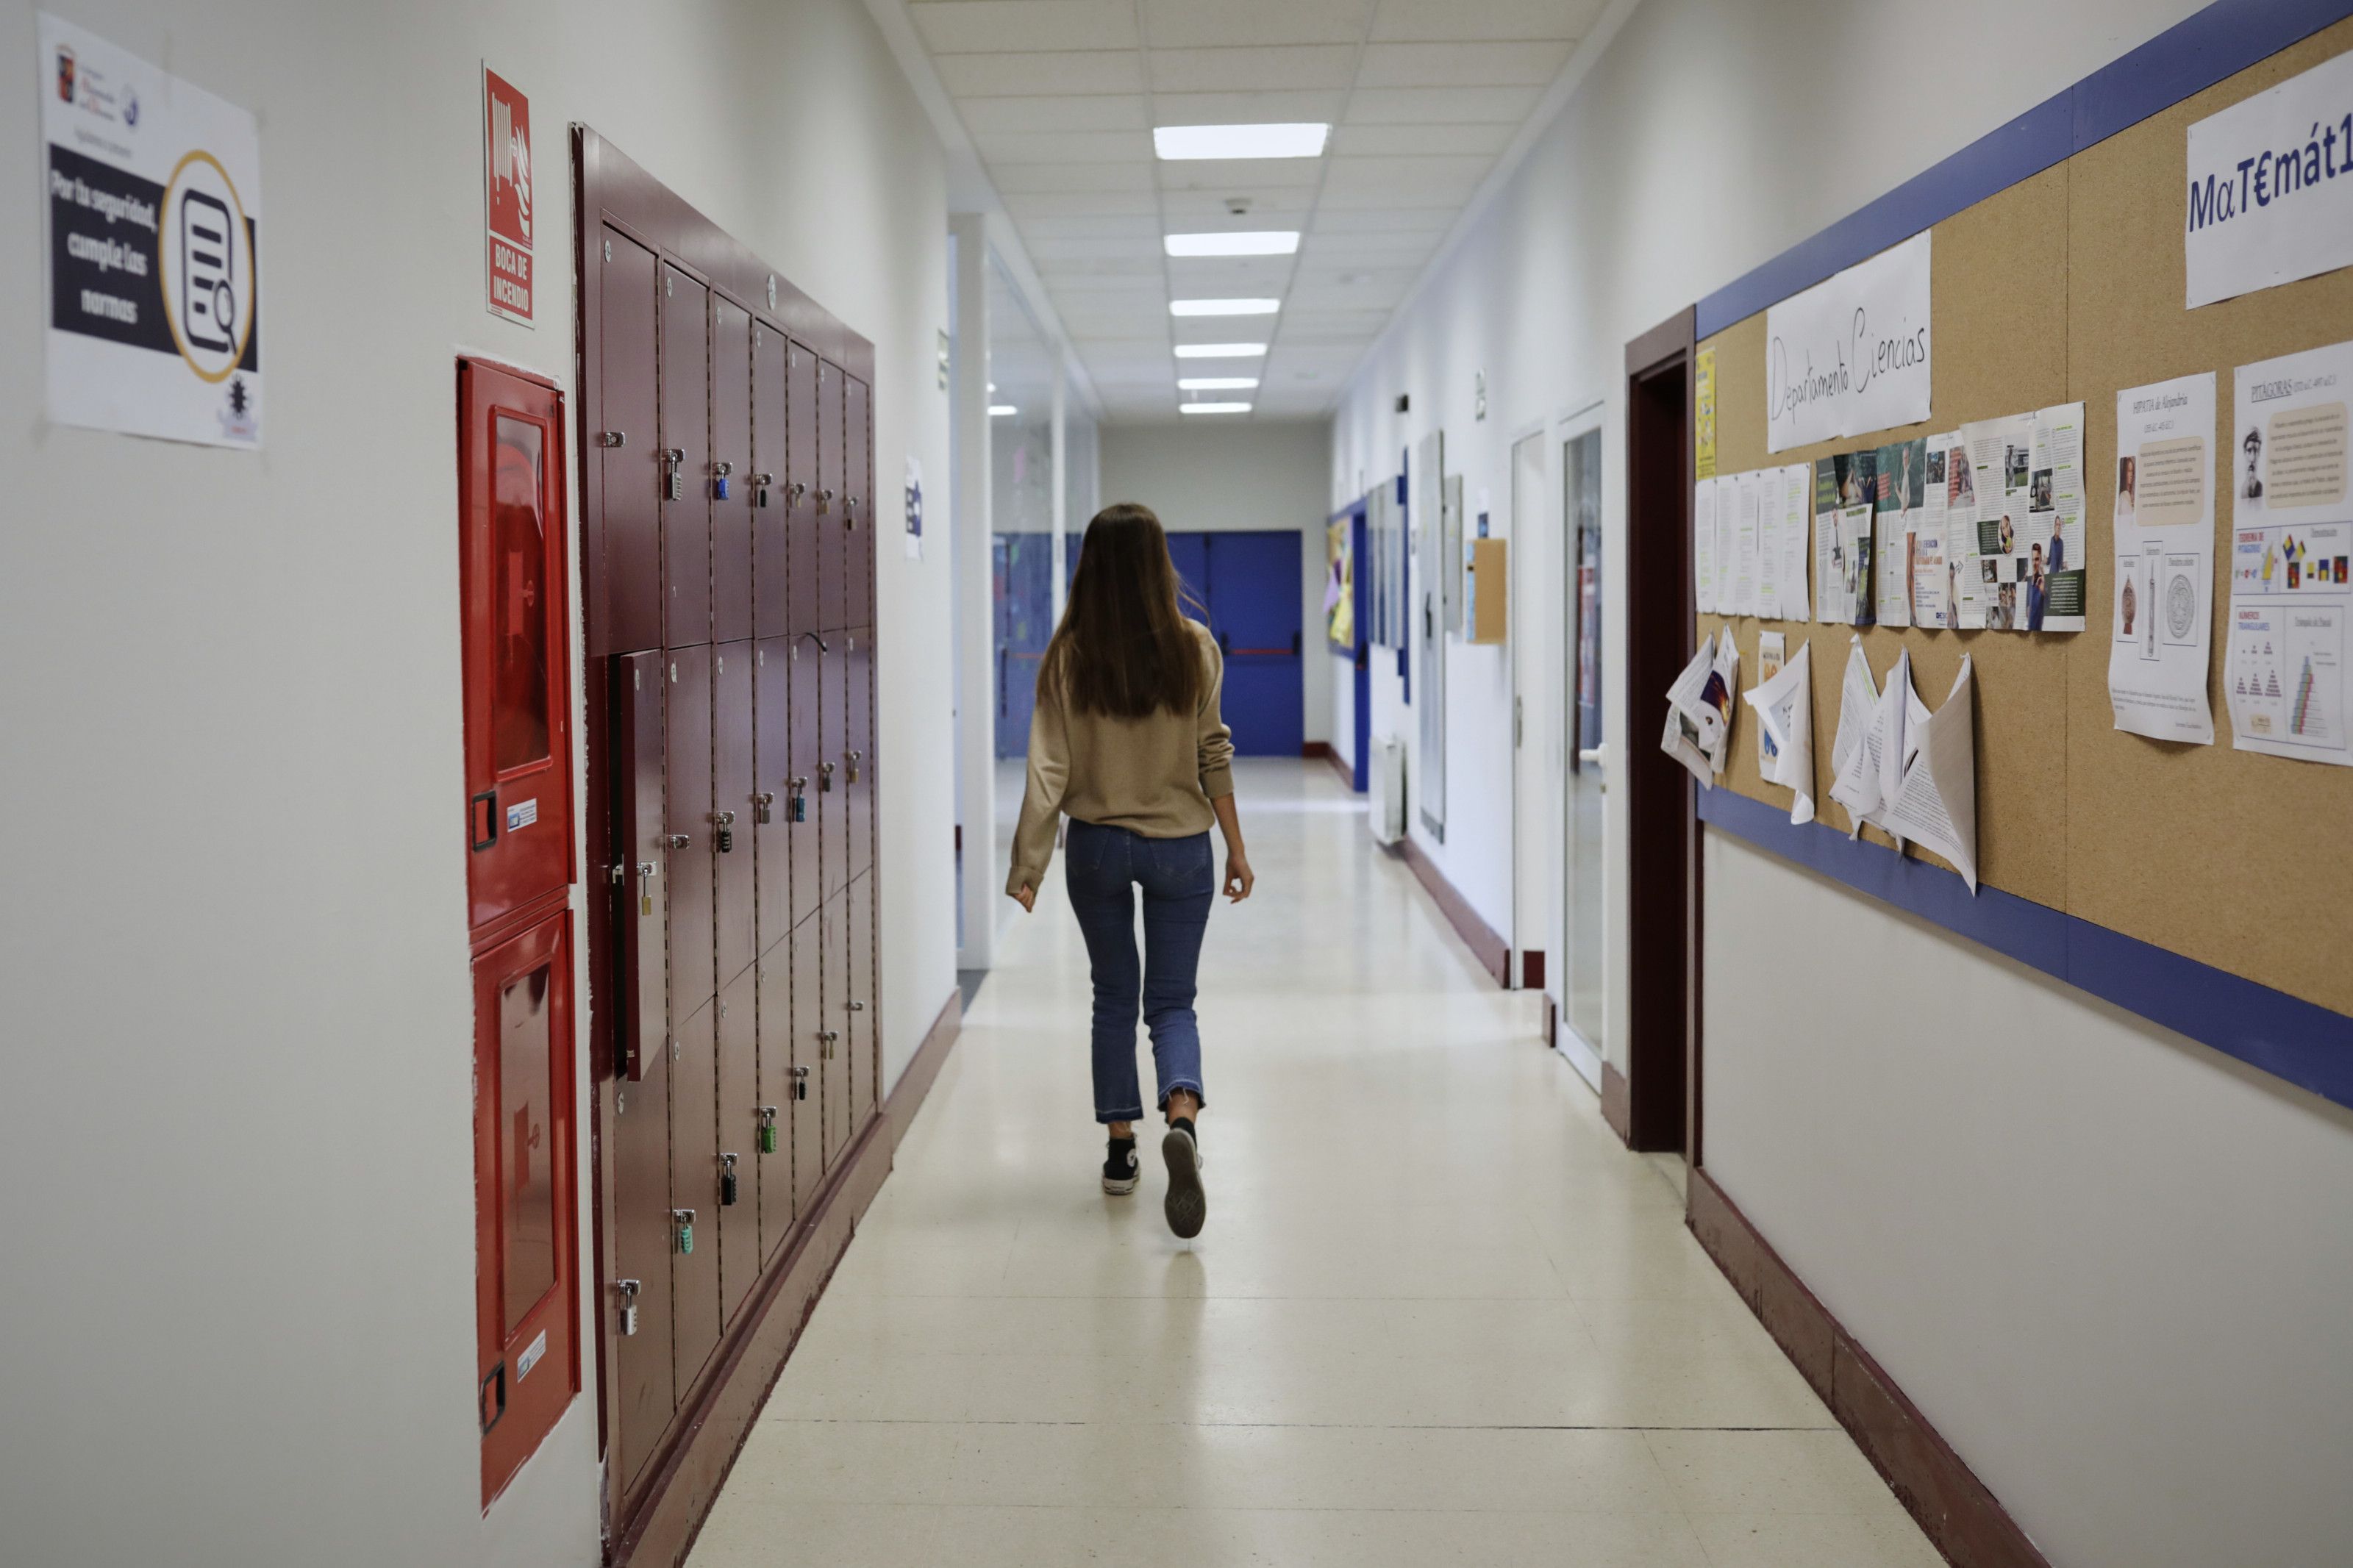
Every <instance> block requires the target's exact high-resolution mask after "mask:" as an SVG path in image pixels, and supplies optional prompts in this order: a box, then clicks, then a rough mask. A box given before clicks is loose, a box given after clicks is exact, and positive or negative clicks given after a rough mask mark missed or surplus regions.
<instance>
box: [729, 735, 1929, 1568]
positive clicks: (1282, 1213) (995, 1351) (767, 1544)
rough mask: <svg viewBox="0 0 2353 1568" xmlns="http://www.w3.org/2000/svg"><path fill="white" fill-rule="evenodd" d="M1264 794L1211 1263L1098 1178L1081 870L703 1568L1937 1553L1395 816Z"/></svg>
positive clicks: (1292, 791)
mask: <svg viewBox="0 0 2353 1568" xmlns="http://www.w3.org/2000/svg"><path fill="white" fill-rule="evenodd" d="M1235 783H1236V795H1237V798H1238V799H1240V801H1241V802H1242V813H1243V820H1244V823H1245V826H1247V827H1248V829H1249V831H1250V850H1251V859H1252V862H1253V864H1254V865H1255V866H1256V867H1257V868H1258V876H1259V880H1258V888H1257V891H1256V892H1255V893H1254V894H1253V895H1252V897H1251V898H1250V900H1248V901H1247V902H1245V903H1242V904H1240V905H1236V906H1233V907H1231V908H1227V907H1222V906H1221V907H1220V908H1219V909H1218V910H1216V911H1215V912H1214V913H1213V914H1212V915H1211V917H1210V923H1209V938H1208V944H1207V947H1206V949H1205V951H1204V952H1203V955H1202V964H1201V984H1202V995H1201V1002H1200V1014H1201V1028H1202V1035H1203V1038H1204V1060H1205V1068H1204V1073H1205V1077H1206V1079H1207V1080H1208V1104H1207V1107H1206V1109H1205V1111H1204V1113H1203V1118H1202V1131H1203V1149H1204V1152H1205V1154H1206V1155H1207V1162H1206V1164H1205V1166H1204V1172H1203V1174H1204V1179H1205V1181H1206V1184H1207V1185H1208V1191H1209V1220H1208V1227H1207V1228H1206V1229H1205V1230H1204V1232H1203V1234H1202V1235H1201V1237H1200V1238H1199V1239H1198V1242H1197V1243H1195V1244H1192V1245H1189V1246H1188V1245H1187V1244H1185V1243H1182V1242H1178V1241H1176V1239H1175V1238H1174V1237H1171V1236H1170V1235H1169V1233H1168V1228H1167V1226H1166V1225H1165V1224H1163V1223H1162V1221H1161V1217H1160V1206H1159V1194H1160V1191H1161V1188H1162V1184H1163V1182H1164V1178H1163V1176H1162V1174H1161V1173H1160V1171H1159V1169H1158V1162H1157V1159H1156V1156H1155V1157H1154V1158H1150V1159H1148V1160H1147V1161H1146V1166H1145V1183H1144V1185H1143V1186H1142V1187H1141V1188H1140V1189H1139V1190H1138V1191H1137V1192H1136V1193H1135V1194H1133V1195H1132V1196H1127V1197H1112V1196H1107V1195H1105V1194H1103V1193H1102V1192H1101V1191H1100V1190H1099V1189H1098V1186H1097V1182H1096V1176H1097V1162H1098V1160H1099V1157H1100V1153H1101V1144H1100V1142H1099V1141H1098V1139H1097V1137H1096V1135H1095V1131H1094V1128H1093V1126H1092V1120H1091V1115H1090V1108H1089V1104H1088V1100H1087V1078H1086V1061H1087V1016H1088V986H1087V963H1086V952H1085V950H1084V948H1083V947H1082V945H1081V943H1080V942H1079V936H1078V931H1077V927H1076V925H1075V924H1074V923H1073V922H1072V921H1071V918H1070V911H1069V910H1068V908H1067V906H1066V901H1065V900H1064V898H1063V896H1062V889H1061V878H1060V872H1059V869H1058V870H1057V871H1056V872H1055V873H1054V874H1053V876H1052V877H1051V879H1050V888H1051V892H1050V895H1049V896H1048V897H1047V898H1045V899H1043V900H1040V901H1039V908H1038V910H1037V912H1036V914H1034V915H1033V916H1031V917H1030V918H1029V920H1027V921H1022V922H1021V923H1020V925H1019V926H1018V928H1017V930H1016V931H1014V933H1013V935H1012V936H1011V938H1010V939H1009V940H1008V943H1007V945H1006V948H1005V950H1004V951H1003V952H1001V953H1000V955H999V957H998V961H997V967H996V969H995V970H994V971H993V972H992V973H991V974H990V976H989V978H988V981H987V984H985V985H984V986H983V987H982V989H981V991H980V994H979V996H978V998H977V1000H976V1004H975V1005H974V1007H973V1009H972V1011H971V1012H970V1013H969V1014H967V1015H966V1017H965V1028H964V1035H963V1037H962V1038H961V1039H960V1040H959V1041H958V1043H957V1046H956V1050H955V1057H954V1058H952V1059H951V1061H950V1063H949V1065H948V1067H947V1068H946V1069H945V1070H944V1072H943V1073H942V1075H941V1078H940V1079H939V1082H938V1083H937V1084H936V1085H935V1086H934V1089H933V1090H932V1094H931V1099H930V1100H929V1102H928V1103H927V1105H926V1106H925V1109H924V1110H923V1113H922V1114H921V1116H920V1117H919V1118H918V1120H917V1121H916V1123H915V1125H914V1128H913V1131H911V1132H910V1134H909V1135H908V1138H907V1141H906V1142H904V1143H902V1145H901V1146H900V1150H899V1162H898V1166H897V1168H896V1170H894V1171H893V1172H892V1177H891V1183H890V1185H889V1187H888V1189H887V1190H886V1191H885V1192H884V1194H883V1195H882V1196H881V1198H879V1199H878V1200H876V1202H875V1205H874V1206H873V1207H872V1208H871V1209H870V1210H869V1211H868V1212H867V1215H866V1218H865V1219H864V1220H863V1221H862V1222H860V1226H859V1230H858V1236H857V1238H856V1239H855V1240H854V1241H853V1242H852V1243H851V1244H850V1247H849V1251H848V1253H847V1254H846V1255H845V1256H844V1257H843V1258H842V1262H841V1267H840V1268H839V1271H838V1272H837V1273H836V1274H835V1275H834V1278H833V1281H832V1283H831V1284H830V1285H829V1286H828V1288H827V1290H826V1294H825V1297H824V1300H822V1301H820V1302H819V1304H818V1309H817V1311H816V1313H815V1315H814V1316H813V1317H811V1319H810V1320H809V1322H808V1326H807V1329H806V1330H805V1331H803V1333H802V1337H801V1342H800V1344H799V1346H798V1347H797V1349H796V1350H795V1351H794V1352H793V1356H792V1359H791V1361H790V1362H789V1363H786V1368H785V1373H784V1376H783V1378H782V1379H781V1380H780V1381H779V1382H778V1383H777V1384H776V1391H775V1392H774V1393H773V1394H771V1395H770V1396H769V1399H768V1403H767V1405H766V1407H765V1409H764V1410H763V1411H762V1413H761V1415H760V1417H759V1420H758V1421H757V1423H756V1424H755V1425H754V1427H753V1430H752V1435H751V1436H750V1438H749V1439H748V1440H746V1442H745V1443H744V1449H743V1453H742V1455H741V1456H740V1457H739V1458H738V1459H737V1460H736V1464H735V1468H734V1471H733V1474H732V1475H731V1476H729V1478H728V1479H727V1484H726V1486H725V1488H724V1489H723V1491H722V1493H721V1495H720V1498H719V1501H718V1503H717V1505H716V1506H715V1507H714V1509H713V1510H712V1514H711V1518H710V1521H709V1522H708V1523H706V1524H705V1525H704V1527H703V1531H702V1538H701V1540H700V1541H699V1542H697V1544H696V1547H695V1551H694V1554H693V1556H692V1557H691V1559H690V1560H689V1562H690V1564H691V1568H782V1565H785V1564H798V1563H808V1564H819V1563H827V1564H838V1565H839V1568H853V1565H856V1568H864V1565H870V1564H910V1565H913V1564H928V1563H964V1564H971V1565H974V1568H983V1565H987V1568H996V1565H998V1564H1003V1565H1006V1568H1016V1565H1021V1564H1035V1565H1038V1568H1058V1565H1060V1564H1066V1563H1098V1562H1100V1563H1135V1564H1139V1565H1144V1564H1150V1565H1155V1568H1156V1565H1160V1564H1167V1565H1171V1568H1175V1565H1178V1564H1192V1565H1198V1568H1219V1565H1224V1564H1239V1563H1268V1564H1283V1565H1299V1568H1307V1565H1322V1564H1332V1565H1335V1568H1338V1565H1342V1564H1346V1565H1353V1568H1390V1565H1396V1568H1408V1565H1411V1564H1419V1563H1489V1564H1497V1565H1504V1564H1524V1563H1525V1564H1531V1565H1533V1564H1539V1563H1541V1564H1552V1565H1559V1568H1599V1565H1603V1564H1611V1565H1629V1568H1630V1565H1634V1564H1641V1565H1644V1568H1650V1565H1656V1568H1686V1565H1688V1568H1864V1565H1872V1568H1876V1565H1881V1564H1886V1565H1897V1564H1901V1565H1905V1568H1910V1565H1912V1564H1933V1563H1936V1562H1937V1561H1938V1560H1939V1559H1938V1558H1937V1555H1936V1552H1934V1551H1933V1550H1931V1549H1930V1548H1929V1546H1928V1545H1927V1543H1926V1541H1925V1540H1924V1539H1923V1538H1922V1536H1921V1534H1920V1531H1919V1529H1918V1527H1917V1526H1915V1524H1914V1523H1913V1522H1912V1521H1911V1520H1910V1518H1909V1517H1907V1516H1906V1515H1905V1511H1904V1510H1903V1509H1902V1507H1901V1506H1899V1505H1898V1504H1897V1503H1896V1501H1895V1500H1894V1498H1893V1497H1892V1496H1891V1495H1890V1494H1889V1492H1888V1489H1887V1487H1886V1484H1885V1483H1884V1482H1883V1481H1882V1480H1881V1479H1879V1478H1878V1476H1876V1475H1875V1474H1873V1470H1872V1468H1871V1466H1870V1465H1869V1464H1868V1463H1867V1462H1866V1461H1865V1460H1864V1459H1863V1458H1862V1455H1861V1454H1859V1453H1858V1452H1857V1451H1856V1449H1855V1447H1854V1444H1853V1441H1852V1439H1851V1438H1849V1437H1848V1436H1847V1435H1846V1434H1845V1433H1844V1432H1843V1431H1841V1430H1840V1429H1839V1426H1838V1425H1837V1423H1835V1422H1834V1421H1832V1420H1831V1417H1830V1415H1829V1413H1828V1411H1826V1410H1825V1409H1824V1407H1823V1405H1822V1404H1821V1402H1820V1400H1819V1399H1817V1398H1816V1397H1815V1396H1814V1394H1813V1393H1812V1391H1811V1390H1810V1389H1809V1388H1808V1387H1807V1386H1806V1384H1805V1381H1804V1380H1803V1379H1802V1378H1800V1377H1799V1375H1798V1373H1797V1372H1796V1371H1795V1369H1794V1368H1792V1367H1791V1365H1790V1364H1789V1362H1788V1357H1786V1356H1785V1355H1783V1354H1782V1353H1781V1352H1780V1351H1779V1349H1778V1347H1777V1346H1775V1345H1774V1343H1773V1342H1772V1341H1771V1340H1770V1339H1769V1338H1768V1337H1767V1335H1766V1333H1765V1331H1763V1329H1761V1328H1760V1327H1758V1326H1757V1320H1756V1319H1755V1318H1754V1317H1753V1316H1751V1315H1750V1314H1749V1312H1748V1310H1747V1309H1746V1307H1744V1306H1743V1305H1742V1304H1741V1303H1740V1301H1739V1300H1737V1298H1736V1296H1735V1295H1734V1293H1733V1290H1732V1288H1731V1287H1730V1286H1729V1285H1728V1284H1726V1283H1725V1279H1724V1276H1723V1275H1722V1274H1721V1273H1720V1272H1719V1271H1718V1270H1717V1268H1716V1267H1715V1264H1714V1263H1712V1262H1711V1261H1709V1259H1708V1258H1707V1257H1706V1255H1705V1254H1704V1253H1703V1252H1702V1251H1701V1250H1700V1248H1699V1247H1698V1245H1697V1244H1696V1243H1695V1242H1694V1241H1693V1239H1692V1238H1691V1236H1690V1234H1689V1233H1688V1232H1687V1231H1686V1230H1685V1229H1684V1227H1683V1193H1682V1190H1681V1172H1680V1170H1679V1169H1678V1168H1677V1167H1678V1166H1679V1164H1680V1162H1677V1161H1673V1160H1672V1159H1668V1160H1664V1161H1661V1162H1658V1163H1653V1161H1651V1159H1648V1158H1645V1157H1644V1156H1641V1155H1638V1154H1633V1153H1630V1152H1628V1151H1627V1149H1626V1146H1625V1144H1624V1143H1623V1142H1620V1141H1619V1140H1618V1139H1616V1138H1614V1137H1613V1136H1612V1135H1611V1134H1610V1132H1609V1129H1608V1128H1607V1127H1605V1126H1604V1125H1603V1124H1602V1121H1601V1119H1600V1116H1599V1112H1598V1110H1597V1108H1596V1103H1595V1100H1594V1098H1593V1095H1592V1092H1591V1090H1590V1089H1588V1088H1587V1087H1586V1086H1585V1084H1584V1083H1583V1082H1582V1081H1581V1080H1579V1079H1577V1077H1576V1076H1575V1073H1574V1072H1573V1070H1572V1069H1571V1068H1570V1067H1569V1066H1568V1064H1567V1062H1566V1061H1564V1060H1563V1059H1562V1058H1560V1057H1559V1056H1557V1055H1556V1054H1555V1053H1554V1052H1552V1051H1549V1050H1547V1049H1546V1048H1545V1047H1544V1045H1543V1044H1542V1042H1541V1040H1540V1038H1539V1028H1540V1017H1539V1014H1538V1010H1537V1008H1536V1007H1535V1005H1533V1004H1534V1001H1535V999H1534V998H1533V997H1531V996H1529V995H1527V994H1525V993H1523V994H1512V993H1508V992H1499V991H1497V990H1495V989H1494V987H1493V983H1492V982H1490V981H1489V980H1487V978H1486V977H1485V976H1484V975H1482V973H1480V972H1479V970H1478V968H1477V966H1476V964H1475V963H1474V962H1473V960H1472V956H1471V954H1470V953H1469V952H1466V951H1465V950H1464V949H1462V948H1461V946H1460V945H1459V944H1458V943H1456V942H1455V941H1454V940H1453V938H1452V937H1451V934H1450V933H1448V931H1446V928H1445V925H1444V922H1443V918H1442V917H1441V916H1440V914H1439V912H1438V910H1436V908H1435V907H1434V906H1433V905H1432V904H1431V903H1430V900H1429V899H1428V897H1427V896H1426V895H1425V894H1424V893H1423V892H1422V890H1421V889H1419V887H1418V886H1416V884H1415V882H1414V879H1413V878H1412V875H1411V874H1410V873H1409V871H1408V870H1407V869H1406V868H1405V866H1404V864H1403V863H1402V862H1401V861H1398V860H1396V859H1393V858H1390V857H1388V856H1386V855H1383V854H1382V853H1380V852H1379V851H1378V850H1377V849H1376V848H1375V847H1373V846H1372V845H1371V844H1370V842H1369V841H1368V840H1367V839H1366V836H1365V831H1364V822H1363V816H1364V809H1365V808H1364V805H1363V802H1362V801H1361V800H1360V799H1358V798H1357V797H1355V796H1352V795H1350V794H1349V793H1348V791H1347V790H1346V788H1345V786H1344V785H1342V784H1339V783H1338V782H1337V781H1336V780H1335V777H1334V776H1333V774H1332V773H1331V772H1330V770H1328V769H1326V768H1324V767H1323V766H1322V765H1321V764H1315V763H1282V762H1261V763H1243V764H1241V765H1240V767H1239V768H1238V769H1237V770H1236V781H1235ZM1139 1033H1141V1031H1139ZM1139 1049H1140V1050H1142V1051H1144V1052H1145V1053H1148V1052H1149V1049H1150V1047H1149V1045H1148V1043H1143V1044H1140V1046H1139ZM1146 1070H1147V1072H1148V1066H1147V1068H1146ZM1146 1146H1147V1149H1150V1148H1155V1147H1156V1138H1155V1139H1152V1140H1147V1141H1146Z"/></svg>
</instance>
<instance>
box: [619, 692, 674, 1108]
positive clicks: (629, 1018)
mask: <svg viewBox="0 0 2353 1568" xmlns="http://www.w3.org/2000/svg"><path fill="white" fill-rule="evenodd" d="M612 671H613V673H612V686H613V727H612V745H613V767H612V773H613V791H614V795H615V797H616V798H615V800H614V802H613V807H614V810H613V818H614V820H613V836H614V839H615V848H616V855H617V863H618V865H619V867H620V872H621V875H620V878H619V879H618V881H617V882H616V883H614V884H612V887H613V892H614V899H615V904H614V919H613V932H614V935H615V938H616V939H617V944H618V948H619V951H618V952H616V953H615V954H614V955H613V976H612V978H613V986H612V991H613V996H614V1014H613V1016H614V1030H613V1054H614V1062H613V1070H614V1073H615V1076H617V1077H620V1078H627V1079H638V1078H642V1077H643V1076H645V1074H646V1070H647V1068H649V1066H651V1065H653V1064H654V1063H655V1062H657V1061H658V1060H659V1058H660V1057H661V1054H662V1052H661V1047H662V1040H663V1037H665V1036H667V1035H668V1034H669V1033H670V982H669V963H670V959H669V952H668V945H669V936H668V928H669V923H670V883H669V879H667V878H665V877H664V876H663V875H662V871H663V868H665V867H666V866H667V865H668V864H669V863H670V849H669V842H670V818H669V810H668V805H667V804H666V800H665V796H666V794H667V791H666V790H665V788H664V784H665V773H664V762H663V756H662V707H663V702H662V699H663V697H664V695H665V694H666V693H667V692H668V690H669V689H670V675H669V671H670V664H669V661H668V660H667V659H665V658H663V657H662V655H661V654H660V653H659V651H656V652H653V653H633V654H625V655H623V656H622V657H621V658H616V659H615V660H614V661H613V665H612Z"/></svg>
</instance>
